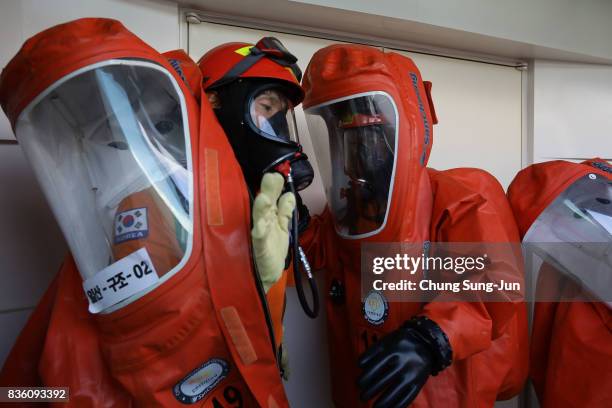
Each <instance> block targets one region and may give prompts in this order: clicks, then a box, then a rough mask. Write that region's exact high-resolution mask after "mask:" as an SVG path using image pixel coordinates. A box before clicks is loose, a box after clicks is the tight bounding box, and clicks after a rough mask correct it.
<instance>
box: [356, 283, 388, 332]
mask: <svg viewBox="0 0 612 408" xmlns="http://www.w3.org/2000/svg"><path fill="white" fill-rule="evenodd" d="M362 306H363V307H362V310H363V317H364V318H365V319H366V321H367V322H368V323H370V324H373V325H374V326H379V325H381V324H383V323H384V322H385V320H387V316H389V303H388V302H387V299H386V298H385V296H384V295H383V294H382V293H381V292H379V291H377V290H371V291H369V292H368V294H367V295H366V297H365V299H363V305H362Z"/></svg>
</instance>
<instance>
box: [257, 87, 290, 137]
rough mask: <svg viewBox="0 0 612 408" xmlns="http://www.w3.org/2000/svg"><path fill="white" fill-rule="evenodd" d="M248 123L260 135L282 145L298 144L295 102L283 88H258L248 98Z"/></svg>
mask: <svg viewBox="0 0 612 408" xmlns="http://www.w3.org/2000/svg"><path fill="white" fill-rule="evenodd" d="M247 112H248V115H247V122H248V124H249V125H250V126H251V128H252V129H253V130H254V131H255V132H256V133H258V134H260V135H261V136H263V137H266V138H268V139H271V140H274V141H278V142H281V143H289V142H293V143H298V142H299V139H298V133H297V127H296V122H295V114H294V112H293V102H291V99H290V98H289V97H288V95H287V93H286V92H284V90H283V89H282V88H277V87H264V88H258V89H257V90H255V91H254V92H253V95H252V96H251V97H250V98H248V106H247Z"/></svg>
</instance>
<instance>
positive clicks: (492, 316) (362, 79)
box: [302, 45, 528, 408]
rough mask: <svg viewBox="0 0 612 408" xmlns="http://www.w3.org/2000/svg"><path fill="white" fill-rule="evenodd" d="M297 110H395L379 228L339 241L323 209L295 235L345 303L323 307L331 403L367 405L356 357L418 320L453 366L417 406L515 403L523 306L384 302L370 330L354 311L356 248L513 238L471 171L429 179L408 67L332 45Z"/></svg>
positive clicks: (425, 125) (389, 57) (496, 198)
mask: <svg viewBox="0 0 612 408" xmlns="http://www.w3.org/2000/svg"><path fill="white" fill-rule="evenodd" d="M303 86H304V88H305V91H306V97H305V100H304V102H303V105H304V109H305V110H307V109H308V108H309V107H312V106H317V105H319V104H321V103H324V102H326V101H332V100H336V99H338V98H342V97H347V96H350V95H357V94H360V93H363V92H371V91H382V92H386V93H387V94H388V95H389V96H390V97H391V98H392V99H393V100H394V102H395V104H396V105H397V110H398V123H399V125H398V126H399V131H398V135H397V137H398V138H399V141H398V148H397V151H396V152H395V155H396V157H397V159H396V167H395V177H394V180H393V186H392V187H393V190H392V191H393V193H392V196H391V203H390V206H389V210H388V211H389V212H388V219H387V223H386V225H385V226H384V228H383V229H382V231H381V232H379V233H378V234H376V235H373V236H371V237H368V238H363V239H353V240H349V239H343V238H341V237H340V236H339V235H338V234H337V233H336V232H335V230H334V226H333V220H332V217H331V214H330V212H329V211H328V210H326V211H325V212H324V213H323V215H321V216H319V217H315V218H314V220H313V221H312V224H311V227H310V228H309V229H308V230H307V231H306V232H305V233H304V235H303V237H302V245H303V247H304V248H305V250H306V252H307V254H308V256H309V258H310V259H311V260H312V262H313V266H314V268H325V270H326V271H325V273H326V282H327V284H326V287H325V289H324V293H327V292H328V291H330V288H331V287H332V285H333V284H334V282H336V284H337V283H340V284H341V285H342V287H343V288H344V292H345V299H344V300H343V301H337V300H334V299H333V298H332V297H331V296H330V297H328V299H327V302H326V303H327V320H328V339H329V356H330V362H331V370H332V373H331V378H332V390H333V398H334V403H335V405H336V406H337V407H341V408H355V407H367V406H371V404H372V403H371V402H369V403H363V402H361V401H360V400H359V391H358V389H357V386H356V381H357V377H358V375H359V369H358V367H357V359H358V357H359V356H360V355H361V354H362V353H363V352H364V351H365V350H366V349H367V348H368V347H369V346H370V345H372V344H373V342H375V341H376V340H377V339H380V338H381V337H382V336H384V335H385V334H386V333H389V332H391V331H393V330H395V329H397V328H398V327H399V326H400V325H401V324H402V323H403V322H404V321H406V320H408V319H410V318H411V317H413V316H415V315H425V316H427V317H429V318H430V319H432V320H433V321H435V322H436V323H437V324H438V325H439V326H440V327H441V328H442V330H443V331H444V332H445V333H446V335H447V336H448V338H449V340H450V344H451V347H452V355H453V362H452V364H451V365H450V366H449V367H448V368H446V369H445V370H444V371H442V372H441V373H440V374H438V375H437V376H435V377H430V378H429V379H428V381H427V383H426V385H425V386H424V388H423V389H422V390H421V392H420V394H419V395H418V397H417V399H416V400H415V401H414V403H413V405H412V406H415V407H433V408H439V407H479V408H485V407H487V408H488V407H491V406H492V405H493V404H494V401H495V400H496V399H506V398H510V397H512V396H514V395H516V394H517V393H518V392H519V391H520V390H521V388H522V386H523V383H524V380H525V378H526V375H527V352H528V345H527V344H528V340H527V319H526V308H525V305H524V303H522V302H518V303H512V302H509V303H501V302H500V303H486V302H471V303H468V302H456V301H455V302H453V301H436V302H431V303H428V304H421V303H409V302H389V305H388V316H387V318H386V320H384V322H383V323H382V324H380V325H378V326H374V325H371V324H369V323H368V321H367V320H366V319H365V318H364V315H363V312H362V307H363V306H362V305H363V304H362V299H361V264H360V261H361V256H360V253H361V245H362V243H366V242H381V243H384V242H415V243H423V242H425V241H432V242H490V243H496V242H512V243H518V242H519V236H518V232H517V228H516V225H515V223H514V220H513V217H512V212H511V210H510V208H509V206H508V203H507V200H506V197H505V195H504V192H503V189H502V188H501V186H500V185H499V183H498V182H497V181H496V180H495V179H494V178H493V177H492V176H491V175H489V174H488V173H486V172H484V171H481V170H476V169H455V170H448V171H436V170H432V169H427V168H426V167H425V166H426V163H427V159H428V157H429V152H430V149H431V144H432V125H433V123H435V122H436V119H435V114H434V112H433V105H432V103H431V99H430V97H429V88H430V84H427V85H424V83H423V82H422V80H421V77H420V73H419V71H418V69H417V67H416V66H415V65H414V63H413V62H412V61H411V60H410V59H409V58H406V57H404V56H401V55H399V54H396V53H386V52H382V51H380V50H378V49H375V48H371V47H366V46H359V45H333V46H329V47H326V48H324V49H322V50H319V51H318V52H317V53H316V54H315V55H314V56H313V59H312V60H311V61H310V64H309V66H308V69H307V70H306V73H305V79H304V84H303ZM517 265H518V264H517V263H515V264H514V266H513V265H512V264H504V263H503V262H500V263H499V264H494V265H492V266H491V268H492V270H493V271H495V273H502V274H508V275H510V276H512V277H514V280H520V279H522V274H521V271H520V270H519V269H518V268H517Z"/></svg>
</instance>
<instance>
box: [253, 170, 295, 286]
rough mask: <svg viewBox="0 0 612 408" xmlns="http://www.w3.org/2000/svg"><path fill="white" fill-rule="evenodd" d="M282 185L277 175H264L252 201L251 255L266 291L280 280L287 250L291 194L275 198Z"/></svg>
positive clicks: (292, 199)
mask: <svg viewBox="0 0 612 408" xmlns="http://www.w3.org/2000/svg"><path fill="white" fill-rule="evenodd" d="M284 184H285V179H284V178H283V176H281V175H280V174H278V173H266V174H264V176H263V179H262V180H261V190H260V191H259V194H257V197H255V202H254V203H253V230H252V231H251V238H252V240H253V256H254V257H255V264H256V265H257V271H258V272H259V277H260V278H261V282H262V284H263V286H264V289H265V291H266V293H268V290H269V289H270V287H272V285H274V284H275V283H276V282H277V281H278V280H279V279H280V277H281V274H282V272H283V269H285V259H286V258H287V252H288V251H289V222H290V221H291V216H292V214H293V209H294V208H295V195H293V193H290V192H288V193H285V194H283V195H282V196H281V197H280V199H279V196H280V194H281V191H282V190H283V185H284ZM277 201H278V206H277Z"/></svg>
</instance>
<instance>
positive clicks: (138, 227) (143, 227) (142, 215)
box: [115, 207, 149, 245]
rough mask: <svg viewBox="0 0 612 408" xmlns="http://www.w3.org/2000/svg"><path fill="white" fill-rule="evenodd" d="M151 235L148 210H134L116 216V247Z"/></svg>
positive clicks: (144, 208)
mask: <svg viewBox="0 0 612 408" xmlns="http://www.w3.org/2000/svg"><path fill="white" fill-rule="evenodd" d="M148 235H149V223H148V221H147V208H146V207H143V208H133V209H131V210H127V211H122V212H120V213H118V214H117V215H115V245H117V244H120V243H122V242H125V241H130V240H132V239H142V238H146V237H147V236H148Z"/></svg>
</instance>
